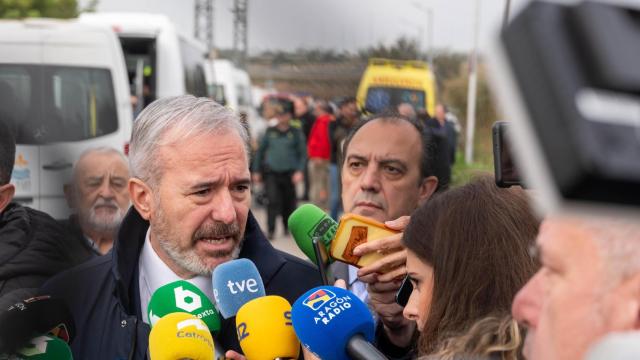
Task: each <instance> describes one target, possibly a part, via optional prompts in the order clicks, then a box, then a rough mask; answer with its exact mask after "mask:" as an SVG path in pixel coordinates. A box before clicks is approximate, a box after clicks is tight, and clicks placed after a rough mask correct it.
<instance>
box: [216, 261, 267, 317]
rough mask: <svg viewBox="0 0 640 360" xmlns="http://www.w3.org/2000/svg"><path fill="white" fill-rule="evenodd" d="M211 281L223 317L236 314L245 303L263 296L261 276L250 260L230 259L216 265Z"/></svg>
mask: <svg viewBox="0 0 640 360" xmlns="http://www.w3.org/2000/svg"><path fill="white" fill-rule="evenodd" d="M212 282H213V297H214V298H215V301H216V306H217V307H218V311H219V312H220V314H221V315H222V317H224V318H225V319H228V318H230V317H234V316H236V313H237V312H238V309H240V308H241V307H242V305H244V304H245V303H247V302H249V301H251V300H253V299H255V298H259V297H262V296H265V291H264V284H263V283H262V278H260V273H259V272H258V268H256V265H255V264H254V263H253V262H251V260H247V259H237V260H231V261H228V262H226V263H224V264H220V265H218V266H216V268H215V269H214V270H213V275H212Z"/></svg>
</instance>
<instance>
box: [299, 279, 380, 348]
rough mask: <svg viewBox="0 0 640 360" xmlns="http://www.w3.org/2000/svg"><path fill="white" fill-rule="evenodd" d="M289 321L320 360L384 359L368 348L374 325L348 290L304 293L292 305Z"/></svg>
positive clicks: (323, 289) (324, 288) (323, 288)
mask: <svg viewBox="0 0 640 360" xmlns="http://www.w3.org/2000/svg"><path fill="white" fill-rule="evenodd" d="M291 320H292V322H293V329H294V330H295V332H296V335H297V336H298V339H300V342H301V343H302V344H303V345H304V346H305V347H306V348H307V349H309V350H310V351H311V352H313V353H314V354H316V356H318V357H320V358H321V359H337V360H342V359H344V360H349V359H357V360H365V359H367V360H378V359H386V357H385V356H384V355H382V354H381V353H380V352H379V351H378V350H377V349H376V348H375V347H373V345H371V342H372V341H373V337H374V332H375V325H374V320H373V317H372V316H371V313H370V312H369V309H368V308H367V305H365V304H364V303H363V302H362V301H361V300H360V299H358V297H357V296H356V295H354V294H353V293H351V292H349V291H347V290H344V289H341V288H337V287H335V286H319V287H316V288H313V289H311V290H309V291H307V292H306V293H305V294H304V295H302V296H301V297H300V298H299V299H298V300H296V302H295V303H294V304H293V308H292V310H291Z"/></svg>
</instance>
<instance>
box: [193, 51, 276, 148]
mask: <svg viewBox="0 0 640 360" xmlns="http://www.w3.org/2000/svg"><path fill="white" fill-rule="evenodd" d="M206 64H207V66H206V67H205V74H206V81H207V87H208V91H209V97H211V98H212V99H214V100H216V101H217V102H219V103H220V104H222V105H225V106H228V107H229V108H231V109H232V110H234V111H235V112H236V113H237V114H238V115H239V116H240V117H241V118H244V119H246V121H247V122H248V124H249V129H250V132H251V136H252V137H253V138H256V137H257V135H258V134H260V133H263V132H264V129H265V128H266V125H263V124H262V123H263V121H261V119H260V118H259V117H258V114H257V112H256V110H255V106H254V105H253V100H252V92H251V79H250V78H249V73H247V72H246V71H245V70H243V69H240V68H238V67H237V66H235V65H234V64H233V62H231V61H230V60H227V59H215V60H207V61H206Z"/></svg>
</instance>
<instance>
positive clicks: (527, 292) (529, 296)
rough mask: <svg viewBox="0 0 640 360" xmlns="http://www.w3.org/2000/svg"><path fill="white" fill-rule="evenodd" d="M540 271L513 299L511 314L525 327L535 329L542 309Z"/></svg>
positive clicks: (541, 278) (541, 275)
mask: <svg viewBox="0 0 640 360" xmlns="http://www.w3.org/2000/svg"><path fill="white" fill-rule="evenodd" d="M543 276H544V274H542V270H540V271H538V272H537V273H536V274H535V275H534V276H533V277H532V278H531V279H530V280H529V282H527V283H526V284H525V286H524V287H523V288H522V289H520V291H518V293H517V294H516V297H515V298H514V299H513V305H512V306H511V313H512V315H513V317H514V318H515V319H516V320H517V321H518V322H520V323H523V324H525V326H527V327H531V328H534V329H535V328H537V327H538V319H539V316H540V311H541V307H542V296H543V294H542V286H543Z"/></svg>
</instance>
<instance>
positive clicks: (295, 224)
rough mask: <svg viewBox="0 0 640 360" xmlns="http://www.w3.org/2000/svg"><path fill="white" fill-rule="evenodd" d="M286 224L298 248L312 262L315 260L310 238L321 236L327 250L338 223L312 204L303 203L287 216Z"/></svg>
mask: <svg viewBox="0 0 640 360" xmlns="http://www.w3.org/2000/svg"><path fill="white" fill-rule="evenodd" d="M287 224H288V227H289V230H291V235H293V239H294V240H295V241H296V244H298V247H299V248H300V250H302V252H303V253H304V254H305V255H307V257H308V258H309V260H311V262H313V263H314V264H316V263H317V262H316V255H315V252H314V250H313V243H312V242H311V240H312V239H313V238H315V237H319V238H321V239H322V243H324V245H325V247H326V248H327V252H328V251H329V246H330V245H331V241H332V240H333V238H334V237H335V235H336V231H337V230H338V223H337V222H336V221H335V220H333V219H332V218H331V217H329V215H327V214H326V213H325V212H324V211H322V209H320V208H319V207H317V206H315V205H313V204H304V205H302V206H300V207H299V208H297V209H296V210H295V211H294V212H292V213H291V215H290V216H289V219H288V220H287ZM329 261H332V260H331V259H330V260H329Z"/></svg>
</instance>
